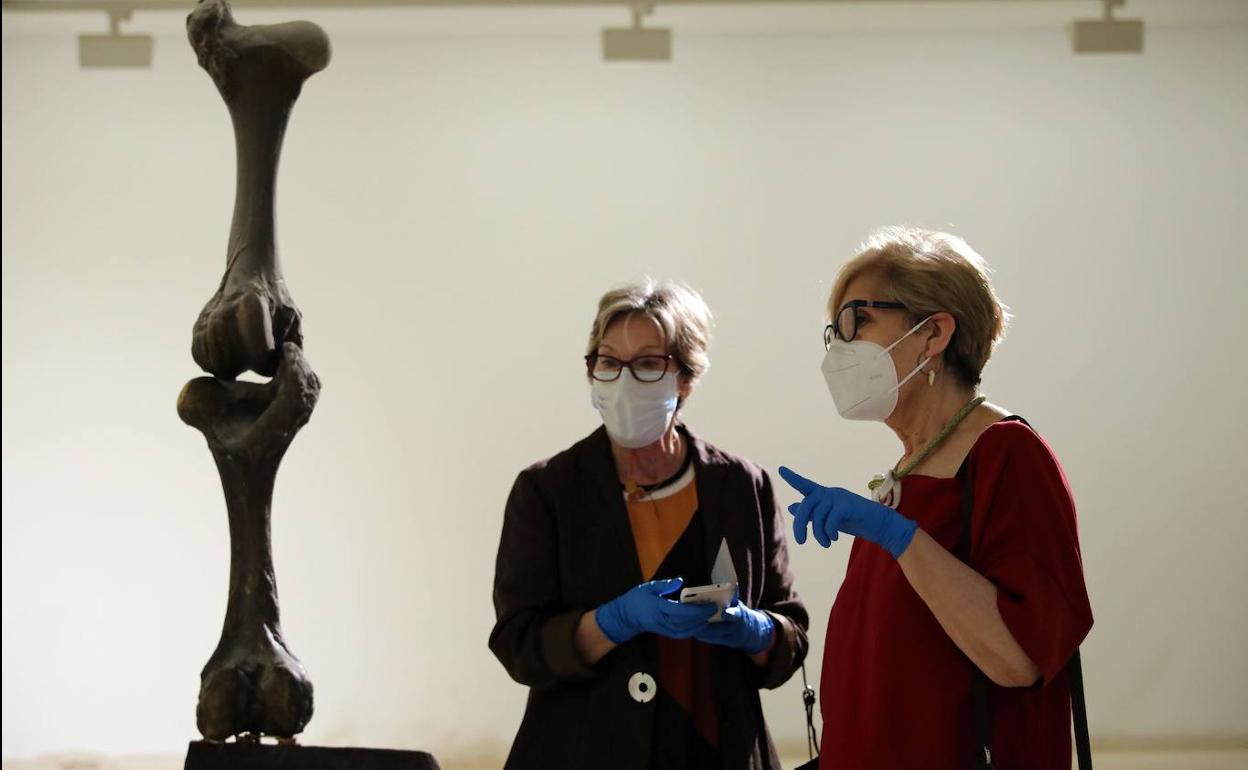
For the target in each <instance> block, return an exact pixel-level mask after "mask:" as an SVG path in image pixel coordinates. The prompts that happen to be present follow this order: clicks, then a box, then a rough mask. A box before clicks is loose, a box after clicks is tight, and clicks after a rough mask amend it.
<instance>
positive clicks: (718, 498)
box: [490, 428, 809, 770]
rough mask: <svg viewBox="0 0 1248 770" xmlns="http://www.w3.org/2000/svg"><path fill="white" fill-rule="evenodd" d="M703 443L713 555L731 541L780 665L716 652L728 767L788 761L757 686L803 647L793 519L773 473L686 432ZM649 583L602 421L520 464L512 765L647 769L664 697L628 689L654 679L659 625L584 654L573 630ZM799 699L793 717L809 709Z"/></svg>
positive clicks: (505, 660)
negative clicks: (598, 653) (644, 676)
mask: <svg viewBox="0 0 1248 770" xmlns="http://www.w3.org/2000/svg"><path fill="white" fill-rule="evenodd" d="M686 435H687V436H688V437H689V439H690V441H689V443H690V446H691V448H692V451H693V453H694V455H693V464H694V469H695V474H696V476H695V483H696V484H697V491H698V508H699V511H700V515H701V517H702V521H703V527H704V529H705V533H706V554H707V564H710V563H711V562H712V561H714V559H715V554H716V551H717V550H718V549H719V544H720V541H721V540H722V539H725V538H726V539H727V541H728V548H729V551H730V552H731V554H732V560H733V566H734V567H735V568H736V572H737V579H738V581H739V585H740V595H741V601H742V602H744V603H745V604H747V605H749V606H751V607H754V608H756V609H762V610H765V611H767V612H768V613H770V614H771V616H772V618H773V619H774V620H775V623H776V632H777V639H776V644H775V645H774V646H773V647H772V650H771V657H770V661H769V665H768V666H767V667H766V668H760V667H758V666H756V665H755V664H754V663H753V662H752V661H751V660H750V659H749V658H748V657H747V656H746V655H745V654H744V653H741V652H737V651H735V650H730V649H727V648H723V647H715V648H713V651H712V661H711V665H712V670H713V674H714V677H715V688H716V690H715V692H716V701H717V706H718V710H719V719H720V729H719V736H720V750H721V751H722V752H723V755H724V768H725V770H745V769H746V768H748V769H749V770H779V768H780V765H779V762H778V760H777V757H776V752H775V748H774V747H773V746H772V743H771V737H770V736H769V735H768V733H767V726H766V724H765V723H764V721H763V711H762V706H761V704H760V702H759V697H758V690H759V688H761V687H767V688H774V687H779V686H780V685H781V684H783V683H784V682H785V681H786V680H787V679H788V678H789V677H790V676H791V675H792V674H793V672H794V671H795V670H797V667H798V666H799V665H800V664H801V662H802V660H803V659H804V658H805V656H806V648H807V642H806V630H807V628H808V626H809V618H808V617H807V614H806V608H805V607H804V606H803V605H802V602H801V600H800V599H799V598H798V596H797V593H796V592H795V591H794V590H793V577H792V575H790V574H789V558H788V552H787V549H786V547H785V540H786V536H785V533H786V526H785V522H784V518H783V516H782V514H781V513H780V510H779V508H778V507H777V505H776V501H775V497H774V495H773V493H772V487H771V480H770V479H769V478H768V476H767V474H766V472H765V471H763V470H762V469H761V468H759V467H758V466H756V465H754V464H753V463H751V462H749V461H748V460H744V459H742V458H740V457H734V456H733V455H730V454H728V453H726V452H723V451H721V450H719V449H716V448H715V447H713V446H711V445H710V444H707V443H705V442H703V441H701V440H699V439H698V438H697V437H696V436H695V435H693V434H692V433H688V432H687V434H686ZM641 581H642V574H641V566H640V564H639V562H638V559H637V549H636V546H635V545H634V541H633V535H632V529H631V526H630V524H629V521H628V511H627V509H626V508H625V505H624V498H623V495H622V494H621V492H620V483H619V479H618V478H617V476H616V471H615V461H614V458H613V457H612V454H611V444H610V441H609V439H608V438H607V434H606V431H605V429H603V428H599V429H598V430H596V431H595V432H594V433H592V434H590V435H589V436H588V437H587V438H585V439H582V440H581V441H579V442H577V443H576V444H574V445H573V446H572V447H571V448H569V449H567V450H565V451H563V452H560V453H559V454H557V455H555V456H554V457H552V458H550V459H549V460H546V461H543V462H539V463H537V464H535V465H533V466H530V467H529V468H526V469H525V470H523V471H521V472H520V475H519V476H518V477H517V478H516V482H515V485H514V486H513V487H512V490H511V496H510V497H509V498H508V500H507V509H506V513H505V515H504V519H503V532H502V538H501V540H500V542H499V546H498V559H497V561H496V565H495V572H494V609H495V614H496V617H497V622H496V624H495V626H494V630H493V631H492V632H491V633H490V650H492V651H493V652H494V654H495V655H496V656H497V657H498V659H499V661H500V662H502V664H503V666H504V667H505V668H506V669H507V673H509V674H510V675H511V677H512V678H513V679H515V680H516V681H517V682H519V683H521V684H523V685H527V686H528V687H529V699H528V704H527V706H526V708H525V712H524V719H523V721H522V722H521V724H520V730H519V732H518V733H517V735H516V739H515V742H514V743H513V744H512V747H511V754H510V756H509V757H508V758H507V764H506V767H507V768H508V770H530V769H532V770H580V769H581V768H584V769H585V770H591V769H592V770H612V769H613V768H619V769H620V770H634V769H636V770H641V769H642V768H645V767H646V766H647V764H648V762H649V757H650V734H651V726H652V724H653V722H654V716H653V715H654V706H655V701H653V700H651V701H650V702H649V703H641V702H638V701H637V700H634V699H633V698H632V697H631V696H630V695H629V688H628V680H629V678H630V677H631V676H633V674H635V673H638V672H644V673H649V674H651V675H652V676H655V677H656V678H657V668H658V645H657V644H656V642H655V640H654V637H653V636H651V635H649V634H642V635H641V636H639V637H637V638H636V639H633V640H632V641H629V642H626V643H625V644H622V645H620V646H619V647H617V648H615V649H614V650H612V651H611V652H610V653H608V654H607V656H606V657H604V658H603V659H602V660H601V661H599V662H598V663H597V664H596V665H594V666H586V665H584V664H583V663H582V662H581V660H580V658H579V657H578V656H577V653H576V650H575V649H574V648H573V643H572V637H573V633H574V632H575V630H576V625H577V622H578V621H579V620H580V617H581V615H582V614H583V613H585V612H588V611H590V610H592V609H594V608H595V607H597V606H599V605H600V604H602V603H603V602H606V601H609V600H611V599H614V598H615V597H617V596H619V595H620V594H622V593H623V592H625V591H627V590H628V589H629V588H632V587H633V586H635V585H637V584H638V583H640V582H641ZM799 714H800V711H799V710H798V709H797V708H796V701H795V707H794V710H793V718H794V719H797V718H799Z"/></svg>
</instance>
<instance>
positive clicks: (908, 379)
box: [884, 315, 934, 393]
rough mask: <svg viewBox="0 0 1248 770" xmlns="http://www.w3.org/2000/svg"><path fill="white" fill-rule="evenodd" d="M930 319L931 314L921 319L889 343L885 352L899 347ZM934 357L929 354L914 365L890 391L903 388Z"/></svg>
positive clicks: (893, 391)
mask: <svg viewBox="0 0 1248 770" xmlns="http://www.w3.org/2000/svg"><path fill="white" fill-rule="evenodd" d="M930 320H932V316H930V315H929V316H928V317H927V318H924V319H923V320H922V321H919V322H918V323H917V324H915V325H914V326H913V327H912V328H911V329H910V331H908V332H906V333H905V334H903V335H901V336H900V337H898V338H897V341H896V342H894V343H893V344H891V345H889V346H888V347H886V348H884V353H885V354H887V353H888V352H889V351H891V350H892V349H893V348H895V347H897V346H898V345H900V344H901V341H902V340H904V339H905V338H906V337H909V336H910V335H911V334H914V333H915V332H917V331H918V330H919V329H922V328H923V325H924V324H926V323H927V322H928V321H930ZM932 358H934V356H928V357H927V358H925V359H923V360H922V361H920V362H919V365H918V366H916V367H914V368H913V369H911V370H910V373H909V374H907V375H906V376H905V377H903V378H902V379H901V381H900V382H898V383H897V387H895V388H890V389H889V393H895V392H896V391H898V390H901V386H902V385H905V384H906V383H907V382H909V381H910V380H912V379H914V375H916V374H918V373H919V372H920V371H922V370H923V367H925V366H927V365H928V363H929V362H931V360H932Z"/></svg>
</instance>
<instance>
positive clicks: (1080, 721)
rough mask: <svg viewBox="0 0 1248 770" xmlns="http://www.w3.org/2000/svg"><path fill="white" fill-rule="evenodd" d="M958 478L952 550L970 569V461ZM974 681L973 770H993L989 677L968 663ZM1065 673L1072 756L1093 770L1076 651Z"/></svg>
mask: <svg viewBox="0 0 1248 770" xmlns="http://www.w3.org/2000/svg"><path fill="white" fill-rule="evenodd" d="M1002 422H1021V423H1022V424H1024V425H1026V426H1027V427H1029V428H1030V427H1031V423H1029V422H1027V421H1026V420H1025V419H1023V418H1022V417H1019V416H1018V415H1010V416H1009V417H1006V418H1005V419H1004V420H1002ZM958 477H959V478H961V479H962V536H961V538H959V540H958V545H957V547H956V548H955V549H954V555H956V556H957V557H958V558H959V559H961V560H962V562H963V563H964V564H966V565H967V566H968V567H969V566H971V517H972V514H973V512H974V510H973V508H974V504H975V494H974V491H975V489H974V484H973V482H972V481H971V470H970V461H969V458H968V459H967V460H965V461H963V463H962V467H961V468H959V469H958ZM971 668H972V669H973V670H974V672H975V673H974V678H973V680H972V682H971V699H972V701H973V705H974V709H975V746H976V755H975V762H974V765H973V767H974V768H975V770H993V765H992V748H991V746H990V745H989V744H990V743H991V740H992V712H991V710H990V709H989V707H988V677H987V676H986V675H985V674H984V672H983V671H980V670H979V667H978V666H976V665H975V664H974V663H971ZM1066 673H1067V675H1068V678H1069V679H1070V715H1071V720H1072V721H1073V722H1074V728H1075V754H1076V756H1077V757H1078V759H1079V770H1092V747H1091V741H1090V739H1089V737H1088V710H1087V704H1086V703H1085V702H1084V697H1083V664H1082V662H1081V661H1080V659H1079V650H1078V648H1076V649H1075V654H1074V655H1072V656H1071V657H1070V662H1069V663H1067V664H1066Z"/></svg>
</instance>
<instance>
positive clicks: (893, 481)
mask: <svg viewBox="0 0 1248 770" xmlns="http://www.w3.org/2000/svg"><path fill="white" fill-rule="evenodd" d="M876 478H877V479H880V484H879V486H877V487H876V488H875V489H873V490H872V491H871V494H872V496H874V497H875V501H876V502H877V503H879V504H881V505H887V506H888V507H889V508H892V509H893V510H896V509H897V506H899V505H901V479H899V478H897V474H895V473H893V471H891V470H890V471H888V472H887V473H885V474H884V475H883V476H876Z"/></svg>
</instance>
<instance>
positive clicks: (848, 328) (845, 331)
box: [823, 299, 906, 350]
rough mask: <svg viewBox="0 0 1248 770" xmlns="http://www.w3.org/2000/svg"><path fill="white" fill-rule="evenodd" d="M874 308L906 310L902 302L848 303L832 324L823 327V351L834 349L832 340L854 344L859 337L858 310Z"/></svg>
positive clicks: (862, 300) (869, 300)
mask: <svg viewBox="0 0 1248 770" xmlns="http://www.w3.org/2000/svg"><path fill="white" fill-rule="evenodd" d="M862 307H873V308H878V309H880V310H905V309H906V306H905V305H903V304H901V303H900V302H885V301H882V300H873V299H854V300H850V301H849V302H846V303H845V304H844V305H843V306H842V307H841V309H840V311H838V312H837V314H836V318H835V319H833V321H832V323H830V324H828V325H827V326H825V327H823V349H824V350H827V349H829V348H831V347H832V340H834V339H838V340H841V341H842V342H853V341H854V338H855V337H857V336H858V308H862Z"/></svg>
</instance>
